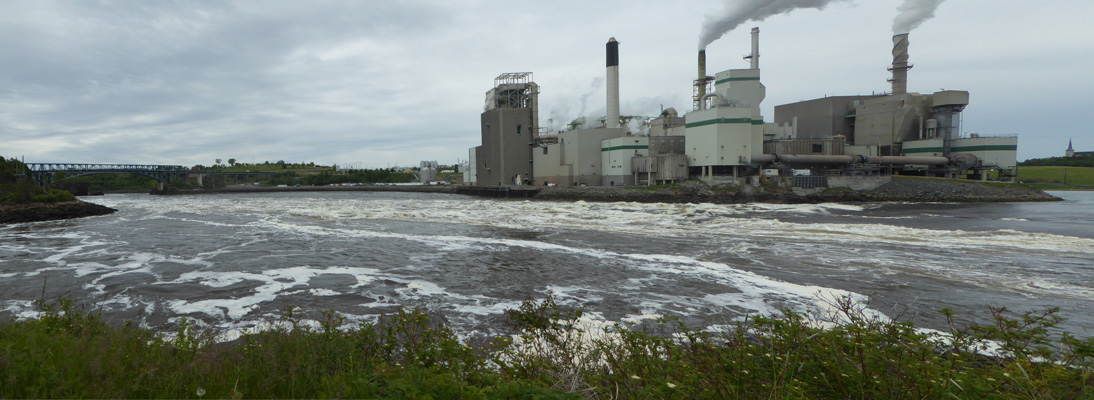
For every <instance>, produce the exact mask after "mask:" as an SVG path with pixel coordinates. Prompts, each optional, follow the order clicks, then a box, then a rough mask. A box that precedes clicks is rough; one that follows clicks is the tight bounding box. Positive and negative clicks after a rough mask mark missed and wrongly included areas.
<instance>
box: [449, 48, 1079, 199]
mask: <svg viewBox="0 0 1094 400" xmlns="http://www.w3.org/2000/svg"><path fill="white" fill-rule="evenodd" d="M751 34H752V51H751V53H750V54H749V55H748V56H746V57H745V58H746V59H748V60H749V61H750V65H749V68H746V69H730V70H725V71H722V72H718V73H716V74H715V75H714V76H707V74H706V53H705V51H700V52H699V59H698V60H699V63H698V72H699V73H698V77H697V79H696V80H695V81H694V85H693V91H692V94H693V101H692V103H693V108H694V109H693V110H692V111H691V112H690V113H688V114H687V115H685V116H680V115H679V114H678V113H677V112H676V110H675V109H672V108H668V109H664V110H663V111H662V113H661V114H660V115H659V116H658V117H657V118H655V119H653V120H652V121H650V122H649V124H648V127H649V133H648V135H632V134H631V132H627V128H625V127H624V126H623V124H622V123H621V121H623V120H626V119H628V118H632V117H622V116H621V114H620V111H619V42H617V41H616V40H615V38H612V39H610V40H609V41H608V43H607V44H606V61H607V63H606V67H607V68H606V81H607V84H606V87H607V93H606V94H607V107H606V108H607V113H606V114H607V115H606V116H605V118H604V120H603V124H602V125H601V124H594V126H593V127H590V126H589V124H587V123H585V121H584V117H582V118H579V119H576V120H575V121H574V122H573V123H571V126H570V129H569V130H567V131H563V132H559V133H557V134H551V135H547V134H544V133H541V132H540V131H539V124H538V119H537V118H538V117H537V113H538V110H536V102H537V100H536V99H537V97H536V96H537V95H538V93H539V88H538V86H536V84H535V83H534V82H532V81H531V73H519V74H503V75H501V76H499V77H498V78H497V79H495V87H494V89H491V90H490V91H488V92H487V105H486V110H485V111H484V112H483V114H482V145H481V146H479V147H475V148H473V149H472V150H471V151H470V154H469V156H470V159H471V161H470V163H469V167H468V168H467V171H466V172H465V174H467V176H466V177H465V181H468V182H472V181H473V182H476V183H477V184H478V185H481V186H508V185H526V184H534V185H561V186H579V185H588V186H594V185H603V186H619V185H655V184H664V183H672V182H678V181H682V180H686V179H700V180H702V181H704V182H707V183H708V184H731V185H741V184H752V185H758V184H760V183H761V182H771V181H776V182H779V183H780V184H787V185H792V186H794V187H798V188H818V187H819V188H823V187H828V185H831V184H834V183H832V182H843V183H838V184H841V185H842V184H849V183H847V182H848V181H847V179H845V178H848V177H852V178H853V177H863V176H874V177H875V178H871V179H872V181H873V182H880V180H879V179H876V176H878V175H884V174H898V173H899V174H916V175H929V176H945V177H959V176H966V175H967V176H969V177H979V178H981V179H984V178H986V177H987V176H988V175H989V174H988V173H986V172H988V171H992V170H998V171H999V172H1000V176H1001V177H1003V178H1006V177H1013V174H1014V171H1015V168H1016V164H1017V163H1016V161H1015V158H1016V153H1017V137H1015V136H1013V135H1011V136H986V135H977V134H970V135H965V134H963V133H962V132H961V113H962V111H963V110H964V109H965V107H966V106H968V104H969V92H967V91H960V90H941V91H938V92H934V93H929V94H920V93H909V92H907V76H908V70H909V69H911V68H912V65H911V64H909V63H908V60H909V57H908V35H907V34H901V35H896V36H894V37H893V50H892V54H893V62H892V65H891V67H890V68H889V70H890V71H892V79H890V80H889V81H890V83H891V85H892V86H891V92H890V93H885V94H871V95H853V96H831V97H824V98H819V99H813V100H807V101H802V102H797V103H791V104H784V105H779V106H776V107H775V116H774V121H773V122H770V123H765V121H764V117H763V115H762V114H761V111H760V104H761V103H762V102H763V100H764V98H765V97H766V87H765V86H764V85H763V83H761V81H760V68H759V58H760V54H759V29H757V28H753V29H752V32H751ZM595 125H599V126H595ZM579 127H580V128H582V129H579ZM1069 150H1070V149H1069ZM803 175H814V177H803ZM832 176H840V178H839V179H836V178H833V179H827V177H832ZM778 177H785V179H776V178H778ZM791 178H793V179H791ZM805 178H810V179H805ZM813 178H817V179H813ZM799 183H800V184H801V185H803V186H799ZM878 184H880V183H878ZM853 185H854V186H856V187H858V188H864V187H863V185H861V184H857V183H855V184H853ZM818 190H819V189H818Z"/></svg>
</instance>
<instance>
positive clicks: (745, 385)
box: [0, 298, 1094, 399]
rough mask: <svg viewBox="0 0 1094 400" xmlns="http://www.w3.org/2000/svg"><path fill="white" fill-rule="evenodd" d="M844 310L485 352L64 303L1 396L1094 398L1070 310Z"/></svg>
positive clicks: (518, 341) (371, 331)
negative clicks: (150, 323)
mask: <svg viewBox="0 0 1094 400" xmlns="http://www.w3.org/2000/svg"><path fill="white" fill-rule="evenodd" d="M833 305H834V309H835V310H836V314H837V315H835V317H837V318H836V319H839V320H841V321H842V323H840V324H834V325H833V324H824V323H821V322H824V320H827V319H824V318H818V316H805V315H801V314H797V313H794V312H790V311H785V312H783V313H782V314H780V315H773V316H753V317H750V318H748V319H746V320H743V321H740V322H738V323H736V326H735V328H733V329H729V330H726V331H721V332H709V331H700V330H695V329H690V328H688V327H686V326H684V325H683V324H681V323H679V322H678V321H675V320H672V319H664V320H661V321H659V322H657V323H655V324H652V325H644V326H631V327H622V326H610V327H607V328H602V327H592V328H591V327H589V326H587V325H584V324H582V321H583V319H582V316H583V313H582V310H580V309H577V310H567V309H563V308H562V307H559V306H558V305H556V304H555V303H554V301H553V300H552V299H551V298H546V299H543V300H539V301H536V300H529V301H526V302H525V303H524V304H523V305H522V306H521V307H520V308H519V309H517V310H511V311H510V312H509V314H508V316H509V321H510V323H511V325H512V327H513V329H514V330H515V332H516V333H517V334H516V335H515V337H505V338H495V339H492V340H486V341H483V342H482V343H479V344H477V345H476V346H473V347H472V346H468V345H466V344H464V343H461V342H460V341H459V340H458V339H457V336H456V335H455V333H454V332H452V331H451V330H450V329H449V328H447V327H446V326H445V325H444V324H442V323H438V322H434V321H432V320H431V319H430V318H429V316H428V315H426V314H424V313H422V312H419V311H416V310H415V311H400V312H398V313H396V314H392V315H387V316H384V317H382V318H381V319H379V321H378V322H376V323H374V324H373V323H362V324H359V325H357V326H355V327H354V328H352V329H348V330H344V329H339V328H338V327H339V326H342V325H343V323H344V319H343V318H342V317H340V316H338V315H337V314H336V313H334V312H323V313H321V315H320V316H319V321H320V323H319V325H318V326H317V327H315V328H311V327H309V326H310V325H308V324H303V323H300V318H299V317H298V315H297V314H298V313H296V312H295V310H292V309H290V310H287V311H286V312H285V314H284V316H283V317H282V319H281V320H279V321H274V322H271V326H270V329H267V330H264V331H261V332H255V333H249V334H246V335H244V336H243V337H242V338H241V339H239V340H237V341H235V342H232V343H213V342H212V341H211V340H210V339H209V338H210V336H209V334H203V333H196V332H195V330H194V328H193V326H192V325H191V324H189V323H187V322H185V320H183V322H181V323H180V324H179V329H178V332H177V334H176V335H174V338H171V339H167V338H165V337H164V336H162V335H158V334H156V333H153V332H151V331H148V330H145V329H140V328H136V327H134V326H133V325H132V324H124V325H122V326H117V327H116V326H110V325H108V324H106V323H105V322H103V320H102V319H101V318H100V317H99V316H98V315H97V314H96V313H89V312H85V311H83V310H81V309H80V307H77V306H76V305H74V304H73V303H72V302H71V301H69V300H66V299H60V300H59V301H58V302H56V303H54V304H45V303H42V304H41V310H42V311H41V315H40V316H39V318H36V319H30V320H25V321H18V322H14V321H9V322H5V323H2V324H0V397H2V398H60V397H64V398H74V397H96V398H101V397H125V398H195V397H196V398H206V397H207V398H243V397H248V398H250V397H261V398H285V397H294V398H299V397H339V398H362V397H364V398H540V399H552V398H594V399H608V398H632V399H644V398H763V399H770V398H776V399H798V398H895V399H904V398H907V399H923V398H959V399H966V398H981V399H1013V398H1026V399H1043V398H1044V399H1048V398H1092V397H1094V380H1092V373H1094V339H1078V338H1074V337H1071V336H1068V335H1063V336H1060V337H1054V336H1052V335H1050V333H1049V330H1050V329H1051V328H1052V327H1053V326H1055V325H1056V324H1057V323H1059V321H1060V317H1059V316H1057V315H1056V310H1046V311H1044V312H1041V313H1030V314H1023V315H1011V314H1010V313H1008V312H1007V311H1006V310H1004V309H990V310H988V312H989V313H991V316H992V321H993V322H992V323H990V324H985V325H968V326H957V325H956V324H953V323H951V326H950V328H949V330H948V332H946V333H944V334H943V333H933V332H931V331H924V330H920V329H917V328H916V327H915V325H914V324H913V323H912V322H908V321H888V320H882V319H878V318H873V317H869V316H867V315H865V314H864V313H862V312H861V310H860V309H859V308H857V307H856V306H855V305H854V304H853V303H852V302H851V301H850V300H847V299H837V300H835V301H833ZM943 313H945V314H946V316H947V317H950V318H951V320H952V316H953V315H952V312H950V311H948V310H943ZM829 319H830V318H829Z"/></svg>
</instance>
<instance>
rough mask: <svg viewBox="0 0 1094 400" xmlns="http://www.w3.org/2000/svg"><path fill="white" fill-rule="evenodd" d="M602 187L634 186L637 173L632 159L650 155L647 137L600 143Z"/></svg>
mask: <svg viewBox="0 0 1094 400" xmlns="http://www.w3.org/2000/svg"><path fill="white" fill-rule="evenodd" d="M600 143H601V148H600V155H601V157H600V166H601V173H600V176H601V178H600V185H601V186H634V184H635V171H634V170H633V169H632V166H631V159H633V158H635V157H645V156H648V155H649V153H650V138H649V137H647V136H624V137H617V138H612V139H604V140H601V141H600Z"/></svg>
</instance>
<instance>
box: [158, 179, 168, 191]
mask: <svg viewBox="0 0 1094 400" xmlns="http://www.w3.org/2000/svg"><path fill="white" fill-rule="evenodd" d="M166 188H167V181H159V182H158V183H156V189H157V190H159V191H161V192H162V191H163V190H164V189H166Z"/></svg>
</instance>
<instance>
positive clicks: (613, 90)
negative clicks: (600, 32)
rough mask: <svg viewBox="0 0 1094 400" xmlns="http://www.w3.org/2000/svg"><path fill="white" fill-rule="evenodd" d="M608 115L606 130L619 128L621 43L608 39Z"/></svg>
mask: <svg viewBox="0 0 1094 400" xmlns="http://www.w3.org/2000/svg"><path fill="white" fill-rule="evenodd" d="M606 47H607V59H608V60H607V61H608V63H607V64H608V84H607V86H608V113H607V116H606V117H605V121H604V126H605V127H606V128H619V42H617V41H615V38H614V37H613V38H611V39H608V44H607V45H606Z"/></svg>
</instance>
